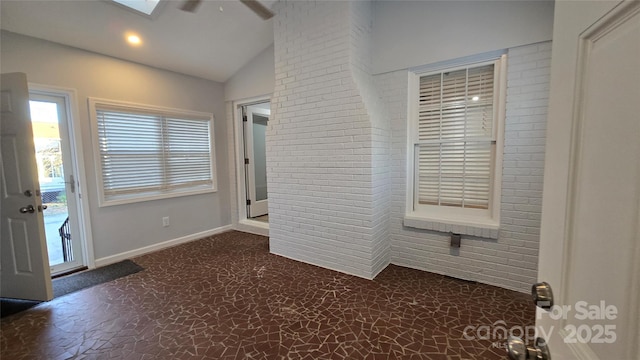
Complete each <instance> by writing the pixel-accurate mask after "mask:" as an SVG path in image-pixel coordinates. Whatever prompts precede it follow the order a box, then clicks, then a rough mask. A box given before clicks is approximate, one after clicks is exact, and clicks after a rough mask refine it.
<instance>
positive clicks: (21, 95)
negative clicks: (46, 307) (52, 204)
mask: <svg viewBox="0 0 640 360" xmlns="http://www.w3.org/2000/svg"><path fill="white" fill-rule="evenodd" d="M1 96H2V99H1V100H2V101H1V104H2V105H1V111H0V116H1V118H0V119H1V120H0V121H1V130H0V131H1V136H0V138H1V139H2V140H0V141H1V149H2V151H1V155H0V162H1V163H2V166H0V169H1V171H2V174H0V179H1V181H2V184H0V192H1V196H2V206H1V208H2V214H1V218H2V219H1V223H0V226H1V227H2V229H1V233H2V241H1V252H2V255H1V256H0V261H1V264H0V273H1V280H2V284H1V286H0V296H2V297H8V298H16V299H28V300H41V301H48V300H51V299H52V298H53V290H52V286H51V273H50V270H49V259H48V256H47V244H46V240H45V233H44V218H43V215H42V210H43V208H42V200H41V199H40V189H39V187H38V170H37V167H36V161H35V159H36V156H35V148H34V143H33V133H32V128H31V120H30V116H29V90H28V88H27V76H26V75H25V74H23V73H13V74H2V89H1Z"/></svg>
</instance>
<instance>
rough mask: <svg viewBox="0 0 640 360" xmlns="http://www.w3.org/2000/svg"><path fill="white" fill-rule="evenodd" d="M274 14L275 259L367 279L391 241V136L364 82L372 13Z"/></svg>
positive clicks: (328, 5) (309, 8)
mask: <svg viewBox="0 0 640 360" xmlns="http://www.w3.org/2000/svg"><path fill="white" fill-rule="evenodd" d="M275 11H276V17H275V19H274V35H275V36H274V44H275V67H276V86H275V92H274V95H273V100H272V105H271V108H272V118H271V119H270V121H269V126H268V129H267V166H268V168H267V176H268V181H269V185H268V186H269V222H270V224H269V226H270V249H271V252H273V253H275V254H279V255H283V256H286V257H290V258H294V259H297V260H301V261H305V262H308V263H312V264H316V265H320V266H324V267H327V268H331V269H335V270H339V271H343V272H347V273H351V274H354V275H358V276H362V277H366V278H372V277H374V276H375V275H376V274H377V272H379V271H380V270H382V269H383V268H384V267H385V266H386V265H387V263H388V260H389V255H388V251H386V249H387V248H388V244H389V241H388V235H387V226H385V224H386V220H385V216H386V214H388V210H386V207H385V206H384V204H385V199H386V198H388V196H387V195H386V194H387V193H388V191H385V185H388V182H387V183H386V184H385V179H386V174H387V173H388V166H385V164H386V163H385V161H386V159H385V157H384V154H385V151H386V150H385V149H388V146H386V144H385V140H384V139H385V138H388V135H387V134H386V133H385V132H384V131H381V129H380V126H376V127H374V126H373V125H372V123H373V122H374V121H375V120H372V118H370V116H369V113H368V111H367V106H366V105H369V106H370V107H372V106H373V107H375V106H379V105H378V104H377V103H378V102H377V101H373V102H372V100H370V99H377V96H376V95H375V88H374V87H373V81H372V80H371V76H370V75H366V74H367V73H366V71H367V70H368V68H367V66H368V64H367V63H368V61H370V60H369V57H368V55H367V54H368V53H369V51H368V50H367V44H368V42H369V39H368V37H369V34H368V32H370V24H368V23H367V21H370V20H369V19H370V15H369V14H367V12H370V11H371V10H370V4H364V5H362V6H360V5H354V4H350V3H348V2H314V1H281V2H279V3H277V4H276V7H275ZM363 20H364V21H363ZM354 69H358V71H362V72H363V73H364V75H363V74H358V75H354ZM356 77H357V80H356ZM361 94H373V95H366V96H361ZM367 99H369V100H367ZM365 104H366V105H365ZM376 116H381V115H376ZM378 122H383V121H378ZM387 133H388V131H387ZM380 148H382V149H380ZM375 165H380V166H379V168H378V167H376V166H375ZM386 217H388V216H386Z"/></svg>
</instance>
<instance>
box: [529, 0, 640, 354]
mask: <svg viewBox="0 0 640 360" xmlns="http://www.w3.org/2000/svg"><path fill="white" fill-rule="evenodd" d="M552 54H553V58H552V65H551V93H550V104H549V116H548V129H547V136H548V137H547V154H546V161H545V182H544V193H543V208H542V229H541V243H540V258H539V280H540V281H545V282H547V283H549V284H550V285H551V288H552V291H553V294H554V304H555V305H554V306H553V307H552V309H551V311H549V312H548V311H544V310H541V309H538V318H537V322H536V325H537V327H538V330H539V332H538V334H539V335H542V336H544V337H547V343H548V345H549V349H550V352H551V355H552V358H553V359H602V360H605V359H606V360H623V359H640V355H639V350H640V348H639V347H638V343H640V331H639V326H638V324H640V308H639V307H640V305H639V304H640V211H639V210H640V2H638V1H624V2H619V1H563V0H561V1H558V0H557V1H556V7H555V24H554V33H553V50H552Z"/></svg>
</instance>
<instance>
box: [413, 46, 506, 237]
mask: <svg viewBox="0 0 640 360" xmlns="http://www.w3.org/2000/svg"><path fill="white" fill-rule="evenodd" d="M505 98H506V55H502V56H501V57H500V58H498V59H494V60H490V61H483V62H480V63H473V64H468V65H464V66H456V67H455V68H450V69H439V70H438V71H437V72H433V71H432V72H413V73H410V77H409V108H410V109H409V110H410V111H409V116H410V119H409V122H408V124H409V126H408V132H407V135H408V147H407V151H408V163H407V165H408V167H407V168H408V181H407V210H406V215H405V225H406V226H410V227H417V228H422V229H428V230H435V231H446V232H449V231H452V232H457V233H463V234H469V235H477V236H484V237H492V238H495V237H497V233H498V229H499V223H500V194H501V191H500V190H501V189H500V187H501V182H502V152H503V147H504V117H505Z"/></svg>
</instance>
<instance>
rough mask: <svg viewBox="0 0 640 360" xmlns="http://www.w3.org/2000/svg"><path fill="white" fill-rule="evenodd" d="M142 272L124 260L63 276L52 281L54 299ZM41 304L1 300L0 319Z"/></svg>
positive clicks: (139, 268) (18, 300)
mask: <svg viewBox="0 0 640 360" xmlns="http://www.w3.org/2000/svg"><path fill="white" fill-rule="evenodd" d="M142 270H144V268H143V267H142V266H140V265H138V264H136V263H134V262H133V261H131V260H124V261H120V262H118V263H115V264H111V265H107V266H103V267H100V268H97V269H93V270H89V271H84V272H80V273H75V274H73V275H68V276H63V277H60V278H57V279H54V280H53V281H52V283H53V297H54V298H57V297H60V296H63V295H67V294H70V293H72V292H76V291H78V290H82V289H86V288H88V287H92V286H95V285H99V284H102V283H105V282H108V281H112V280H115V279H117V278H121V277H123V276H127V275H131V274H135V273H137V272H139V271H142ZM40 303H41V302H40V301H32V300H20V299H8V298H0V317H5V316H9V315H13V314H16V313H19V312H21V311H25V310H27V309H29V308H31V307H33V306H36V305H38V304H40Z"/></svg>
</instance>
